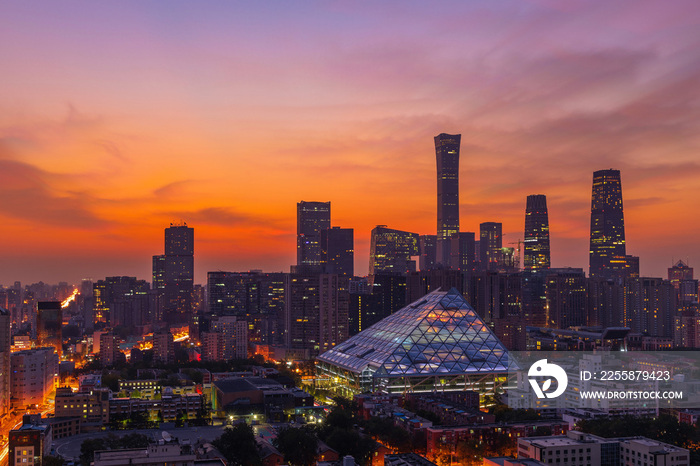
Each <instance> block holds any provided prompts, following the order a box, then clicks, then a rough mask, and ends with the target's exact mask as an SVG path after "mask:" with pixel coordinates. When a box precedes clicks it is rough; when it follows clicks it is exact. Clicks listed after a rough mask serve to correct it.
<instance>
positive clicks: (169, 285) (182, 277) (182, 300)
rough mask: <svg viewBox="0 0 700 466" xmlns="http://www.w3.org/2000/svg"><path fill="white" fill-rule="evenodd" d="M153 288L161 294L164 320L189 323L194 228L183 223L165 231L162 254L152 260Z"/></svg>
mask: <svg viewBox="0 0 700 466" xmlns="http://www.w3.org/2000/svg"><path fill="white" fill-rule="evenodd" d="M153 285H154V288H155V289H156V290H162V298H163V299H162V306H163V309H164V311H163V312H164V317H165V320H167V321H168V322H170V323H186V322H189V320H190V318H191V316H192V310H193V308H192V293H193V291H194V228H190V227H188V226H187V224H186V223H182V224H173V223H171V224H170V227H168V228H166V229H165V254H164V255H161V256H154V257H153Z"/></svg>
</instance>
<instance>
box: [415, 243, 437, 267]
mask: <svg viewBox="0 0 700 466" xmlns="http://www.w3.org/2000/svg"><path fill="white" fill-rule="evenodd" d="M418 253H419V254H420V257H419V258H418V267H419V268H420V269H421V270H430V269H432V268H434V267H435V262H436V261H437V235H421V236H420V237H419V238H418Z"/></svg>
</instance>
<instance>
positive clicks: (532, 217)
mask: <svg viewBox="0 0 700 466" xmlns="http://www.w3.org/2000/svg"><path fill="white" fill-rule="evenodd" d="M524 243H525V244H524V246H525V248H524V249H525V252H524V261H523V262H524V263H523V268H524V270H526V271H529V270H543V269H548V268H549V267H550V256H549V216H548V214H547V197H546V196H545V195H544V194H532V195H530V196H528V197H527V206H526V208H525V241H524Z"/></svg>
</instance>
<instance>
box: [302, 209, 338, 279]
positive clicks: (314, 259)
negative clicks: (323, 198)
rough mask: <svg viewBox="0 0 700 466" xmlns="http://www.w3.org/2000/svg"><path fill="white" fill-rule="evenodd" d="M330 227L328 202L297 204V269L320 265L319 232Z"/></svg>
mask: <svg viewBox="0 0 700 466" xmlns="http://www.w3.org/2000/svg"><path fill="white" fill-rule="evenodd" d="M330 227H331V203H330V202H306V201H301V202H298V203H297V267H304V266H312V267H319V266H320V265H321V261H322V250H321V232H322V231H323V230H327V229H329V228H330Z"/></svg>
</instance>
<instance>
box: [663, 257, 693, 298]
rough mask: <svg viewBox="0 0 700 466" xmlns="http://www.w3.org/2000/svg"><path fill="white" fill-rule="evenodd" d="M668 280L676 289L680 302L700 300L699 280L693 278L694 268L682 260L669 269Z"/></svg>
mask: <svg viewBox="0 0 700 466" xmlns="http://www.w3.org/2000/svg"><path fill="white" fill-rule="evenodd" d="M668 280H669V281H670V282H671V285H673V287H674V288H675V290H676V295H677V302H678V303H693V302H697V301H698V281H697V280H694V278H693V268H692V267H690V266H688V264H686V263H685V262H683V261H682V260H679V261H678V262H676V264H675V265H674V266H673V267H670V268H669V269H668Z"/></svg>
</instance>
